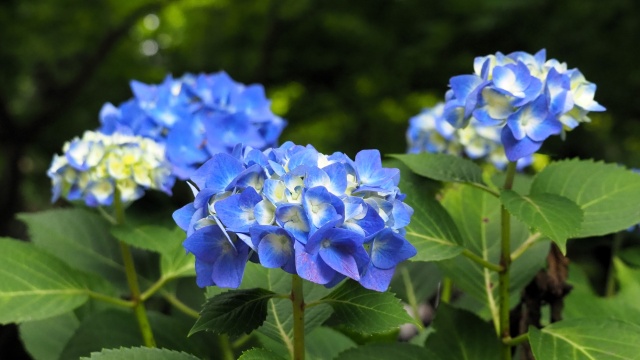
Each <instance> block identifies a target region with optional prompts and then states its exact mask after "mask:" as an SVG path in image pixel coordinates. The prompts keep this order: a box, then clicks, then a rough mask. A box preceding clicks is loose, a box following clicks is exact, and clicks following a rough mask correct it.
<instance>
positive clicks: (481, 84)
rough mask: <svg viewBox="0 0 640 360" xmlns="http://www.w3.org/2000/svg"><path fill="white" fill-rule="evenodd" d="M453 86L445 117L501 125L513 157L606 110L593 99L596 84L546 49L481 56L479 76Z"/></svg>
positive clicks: (453, 82)
mask: <svg viewBox="0 0 640 360" xmlns="http://www.w3.org/2000/svg"><path fill="white" fill-rule="evenodd" d="M449 85H450V87H451V89H450V90H449V91H448V92H447V94H446V103H445V106H444V110H443V112H444V114H443V116H444V117H445V119H447V121H448V122H449V123H451V124H452V125H454V126H455V127H466V126H467V125H468V124H469V123H470V122H471V121H473V120H475V121H477V122H478V123H479V124H482V125H483V126H494V127H497V128H499V129H500V139H501V141H502V144H504V148H505V153H506V156H507V159H509V161H516V160H518V159H521V158H523V157H526V156H529V155H532V154H533V153H535V152H536V151H538V149H540V147H541V146H542V143H543V142H544V140H546V139H547V138H548V137H549V136H551V135H559V134H564V132H565V131H570V130H572V129H574V128H575V127H576V126H578V125H579V124H580V123H582V122H588V121H589V117H588V116H587V115H588V113H589V112H590V111H604V110H605V108H604V107H602V106H601V105H600V104H598V103H597V102H596V101H595V100H594V99H593V97H594V94H595V90H596V85H595V84H593V83H590V82H589V81H587V80H586V79H585V77H584V76H583V75H582V73H581V72H580V71H579V70H578V69H567V64H565V63H560V62H559V61H557V60H555V59H549V60H546V52H545V50H541V51H539V52H538V53H536V54H535V55H531V54H528V53H525V52H514V53H511V54H509V55H504V54H502V53H499V52H498V53H496V54H495V55H488V56H484V57H477V58H476V59H475V61H474V74H470V75H459V76H454V77H452V78H451V80H450V81H449Z"/></svg>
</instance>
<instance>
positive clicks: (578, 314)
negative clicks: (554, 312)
mask: <svg viewBox="0 0 640 360" xmlns="http://www.w3.org/2000/svg"><path fill="white" fill-rule="evenodd" d="M613 266H614V269H615V276H616V279H617V280H618V285H619V288H620V289H619V290H618V292H617V293H616V294H614V295H613V296H610V297H602V296H599V295H597V294H596V293H595V292H594V290H593V288H592V287H591V284H590V283H589V279H588V278H587V276H586V275H585V274H584V272H583V271H582V269H581V268H580V267H579V266H576V265H573V264H572V265H571V268H570V270H569V284H571V286H573V289H572V290H571V292H570V293H569V295H567V297H565V300H564V302H565V307H564V310H563V313H562V314H563V317H564V319H566V320H570V319H580V318H590V317H593V316H594V314H597V315H598V316H607V317H610V318H612V319H617V320H621V321H626V322H631V323H634V324H636V325H638V326H640V303H639V302H638V299H640V270H638V269H632V268H630V267H628V266H627V265H625V264H624V263H623V262H622V261H620V260H619V259H614V260H613Z"/></svg>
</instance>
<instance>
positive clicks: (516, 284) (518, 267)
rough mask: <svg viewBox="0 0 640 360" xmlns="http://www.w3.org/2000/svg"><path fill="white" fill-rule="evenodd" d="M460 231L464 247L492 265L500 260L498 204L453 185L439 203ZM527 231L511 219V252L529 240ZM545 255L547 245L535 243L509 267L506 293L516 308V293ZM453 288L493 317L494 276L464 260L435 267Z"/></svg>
mask: <svg viewBox="0 0 640 360" xmlns="http://www.w3.org/2000/svg"><path fill="white" fill-rule="evenodd" d="M442 204H443V205H444V207H445V208H446V209H447V210H448V212H449V213H450V214H451V217H452V218H453V221H454V222H455V223H456V224H457V227H458V229H459V230H460V233H461V236H462V240H463V244H464V247H465V248H467V249H468V250H469V251H471V252H473V253H474V254H476V255H478V256H480V257H481V258H483V259H485V260H487V261H490V262H492V263H494V264H499V260H500V233H501V230H500V206H501V204H500V201H499V200H498V199H496V198H495V197H493V196H491V195H490V194H488V193H486V192H485V191H482V190H480V189H476V188H473V187H471V186H468V185H456V186H454V187H452V188H451V189H449V190H448V191H447V192H446V193H445V196H444V199H443V201H442ZM529 235H530V234H529V229H528V227H527V226H525V225H523V224H522V223H521V222H520V221H518V220H517V219H516V218H515V217H513V216H512V217H511V250H512V251H513V250H515V249H516V248H518V247H519V246H520V245H521V244H522V243H524V242H525V241H526V240H527V239H528V238H529ZM548 252H549V241H548V240H538V242H536V243H535V244H534V245H533V246H532V247H531V248H529V250H527V251H526V252H525V253H524V254H523V255H522V256H520V257H519V258H518V259H516V260H515V261H514V262H513V263H512V267H511V271H510V284H509V293H510V296H511V297H512V299H513V300H514V301H512V302H511V304H513V305H516V304H517V300H518V299H519V296H520V290H521V289H522V288H523V287H524V286H525V285H526V284H528V283H529V281H530V280H531V279H532V278H533V276H534V275H535V274H536V273H537V272H538V270H540V269H541V268H542V267H543V266H544V264H545V259H546V256H547V253H548ZM437 265H438V266H439V267H440V269H441V270H442V272H443V273H444V274H445V276H448V277H450V278H451V279H452V280H453V283H454V286H456V287H457V288H459V289H461V290H464V291H465V293H466V294H468V295H469V296H471V297H473V298H474V299H475V300H477V301H479V302H480V305H481V307H480V310H479V311H478V313H481V314H483V316H486V315H491V314H493V317H494V319H495V318H496V317H497V311H498V310H497V306H498V304H499V297H498V286H497V284H498V274H497V273H496V272H495V271H491V270H488V269H486V268H484V267H482V266H480V265H478V264H476V263H475V262H473V261H471V260H469V259H467V258H466V257H464V256H458V257H456V258H454V259H450V260H444V261H440V262H438V263H437Z"/></svg>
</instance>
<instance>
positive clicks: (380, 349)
mask: <svg viewBox="0 0 640 360" xmlns="http://www.w3.org/2000/svg"><path fill="white" fill-rule="evenodd" d="M389 359H393V360H414V359H426V360H439V359H440V357H438V356H437V355H435V354H434V353H433V352H431V351H430V350H428V349H425V348H423V347H420V346H416V345H411V344H402V343H391V344H376V343H372V344H366V345H363V346H359V347H357V348H353V349H349V350H347V351H344V352H342V353H340V355H339V356H338V357H337V358H335V360H389ZM442 359H445V358H442ZM446 359H449V358H446Z"/></svg>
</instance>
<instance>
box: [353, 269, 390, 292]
mask: <svg viewBox="0 0 640 360" xmlns="http://www.w3.org/2000/svg"><path fill="white" fill-rule="evenodd" d="M394 272H395V268H391V269H378V268H376V267H375V266H373V264H369V265H368V266H367V267H366V269H365V270H364V271H363V274H362V276H361V278H360V281H359V283H360V285H362V286H363V287H364V288H366V289H369V290H375V291H380V292H383V291H386V290H387V289H388V288H389V284H390V283H391V278H392V277H393V274H394Z"/></svg>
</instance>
